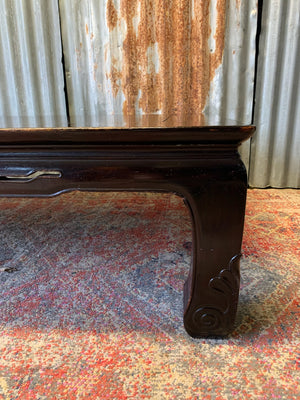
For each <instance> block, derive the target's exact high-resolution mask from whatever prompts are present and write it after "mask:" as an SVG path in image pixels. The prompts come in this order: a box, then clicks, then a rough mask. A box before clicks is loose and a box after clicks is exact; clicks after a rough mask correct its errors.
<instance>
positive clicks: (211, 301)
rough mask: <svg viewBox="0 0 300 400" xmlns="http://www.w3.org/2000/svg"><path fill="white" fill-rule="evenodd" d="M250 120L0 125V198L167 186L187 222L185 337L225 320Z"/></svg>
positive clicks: (228, 326)
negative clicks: (186, 212)
mask: <svg viewBox="0 0 300 400" xmlns="http://www.w3.org/2000/svg"><path fill="white" fill-rule="evenodd" d="M254 130H255V128H254V127H253V126H245V127H236V126H232V127H230V126H227V127H191V128H130V129H126V128H118V129H114V128H112V129H110V128H109V129H106V128H101V129H98V128H62V129H56V128H55V129H46V128H43V129H0V196H2V197H3V196H13V197H30V196H31V197H33V196H34V197H50V196H53V195H57V194H60V193H63V192H66V191H70V190H85V191H109V190H113V191H115V190H122V191H167V192H173V193H176V194H178V195H179V196H182V197H183V198H184V199H185V202H186V204H187V206H188V207H189V209H190V212H191V217H192V220H193V261H192V266H191V269H190V273H189V277H188V279H187V281H186V283H185V286H184V325H185V328H186V330H187V332H188V333H189V334H190V335H191V336H193V337H203V336H204V337H206V336H224V335H227V334H228V333H230V332H231V330H232V329H233V325H234V320H235V314H236V309H237V304H238V294H239V285H240V274H239V261H240V257H241V243H242V235H243V224H244V215H245V202H246V192H247V174H246V170H245V167H244V164H243V162H242V161H241V159H240V156H239V153H238V150H237V149H238V146H239V144H240V143H241V142H243V141H244V140H246V139H248V138H249V137H250V136H251V135H252V134H253V133H254Z"/></svg>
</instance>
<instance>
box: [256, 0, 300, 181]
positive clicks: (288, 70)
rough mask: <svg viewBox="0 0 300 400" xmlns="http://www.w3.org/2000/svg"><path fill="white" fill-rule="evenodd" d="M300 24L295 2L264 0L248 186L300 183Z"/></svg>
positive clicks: (298, 10)
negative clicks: (254, 127)
mask: <svg viewBox="0 0 300 400" xmlns="http://www.w3.org/2000/svg"><path fill="white" fill-rule="evenodd" d="M299 22H300V4H299V2H295V1H293V0H290V1H288V2H282V1H280V0H276V1H273V2H271V1H269V0H266V1H264V7H263V17H262V32H261V41H260V54H259V56H258V78H257V90H256V105H255V112H254V123H255V124H256V125H257V132H256V135H255V137H254V139H253V142H252V150H251V163H250V164H251V165H250V177H249V181H250V185H251V186H257V187H268V186H272V187H299V186H300V180H299V176H300V173H299V170H300V162H299V154H300V135H299V130H298V128H297V126H299V122H300V121H299V117H298V115H299V111H300V110H299V102H300V100H299V97H300V91H299V69H300V58H299V51H300V49H299V33H300V31H299ZM297 88H298V90H297Z"/></svg>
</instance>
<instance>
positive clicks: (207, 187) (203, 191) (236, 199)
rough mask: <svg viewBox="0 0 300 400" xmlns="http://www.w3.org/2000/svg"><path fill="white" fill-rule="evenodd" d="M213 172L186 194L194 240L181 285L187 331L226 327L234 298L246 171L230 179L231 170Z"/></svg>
mask: <svg viewBox="0 0 300 400" xmlns="http://www.w3.org/2000/svg"><path fill="white" fill-rule="evenodd" d="M236 169H237V168H236ZM240 171H241V168H240ZM225 175H226V173H225ZM230 175H231V176H230ZM215 178H216V176H215V177H214V179H211V180H209V179H208V178H207V179H205V180H203V178H201V179H199V181H198V184H197V182H196V184H194V185H193V186H194V187H193V188H192V189H191V187H190V188H189V196H188V197H187V198H186V200H187V204H188V206H189V208H190V210H191V214H192V218H193V223H194V240H193V261H192V268H191V271H190V274H189V278H188V280H187V282H186V284H185V290H184V324H185V328H186V330H187V332H188V333H189V334H190V335H191V336H193V337H201V336H202V337H203V336H224V335H227V334H228V333H230V331H231V330H232V329H233V325H234V320H235V314H236V309H237V304H238V295H239V285H240V273H239V260H240V256H241V243H242V235H243V224H244V214H245V202H246V189H247V186H246V175H245V173H243V171H242V174H240V173H238V174H236V176H235V179H232V172H231V173H229V174H228V177H227V178H226V176H225V177H224V171H223V172H221V173H220V179H215Z"/></svg>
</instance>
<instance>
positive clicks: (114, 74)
mask: <svg viewBox="0 0 300 400" xmlns="http://www.w3.org/2000/svg"><path fill="white" fill-rule="evenodd" d="M115 64H116V60H115V59H114V58H113V59H112V65H111V70H110V73H109V74H106V78H107V79H110V81H111V86H112V91H113V96H114V97H117V94H118V92H119V90H120V82H121V79H122V72H121V71H119V70H118V69H117V68H116V67H115Z"/></svg>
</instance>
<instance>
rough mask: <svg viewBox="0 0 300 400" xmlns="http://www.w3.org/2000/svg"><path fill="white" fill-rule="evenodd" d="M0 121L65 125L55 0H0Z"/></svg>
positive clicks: (13, 124)
mask: <svg viewBox="0 0 300 400" xmlns="http://www.w3.org/2000/svg"><path fill="white" fill-rule="evenodd" d="M0 33H1V42H0V68H1V72H2V74H3V75H2V79H1V95H0V97H1V101H0V126H1V127H34V126H49V127H51V126H66V125H67V120H66V106H65V102H64V96H63V90H62V89H63V71H62V67H61V47H60V46H59V43H60V40H59V39H60V29H59V19H58V8H57V1H56V0H49V1H47V2H38V1H34V0H27V1H22V2H21V1H17V0H10V1H6V0H0Z"/></svg>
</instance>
